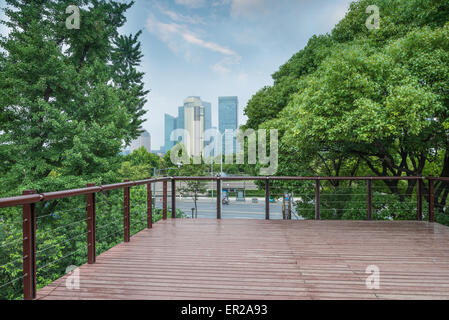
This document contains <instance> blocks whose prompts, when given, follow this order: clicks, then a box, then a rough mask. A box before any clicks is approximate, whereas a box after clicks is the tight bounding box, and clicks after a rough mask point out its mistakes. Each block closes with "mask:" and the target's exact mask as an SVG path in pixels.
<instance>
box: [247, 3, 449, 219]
mask: <svg viewBox="0 0 449 320" xmlns="http://www.w3.org/2000/svg"><path fill="white" fill-rule="evenodd" d="M370 5H377V6H378V7H379V9H380V16H381V24H380V29H378V30H369V29H368V28H366V26H365V21H366V20H367V18H368V16H369V14H367V13H366V8H367V7H368V6H370ZM448 21H449V5H448V3H447V1H441V0H429V1H425V0H399V1H392V0H374V1H372V0H359V1H355V2H353V3H352V4H351V6H350V9H349V12H348V13H347V15H346V16H345V18H344V19H343V20H342V21H340V22H339V23H338V24H337V26H336V27H335V28H334V30H332V32H331V34H328V35H324V36H320V37H313V38H312V39H311V40H310V41H309V43H308V44H307V46H306V47H305V48H304V49H303V50H301V51H300V52H298V53H297V54H295V55H294V56H293V57H292V58H291V59H290V60H289V61H288V62H287V63H286V64H284V65H283V66H281V67H280V69H279V71H278V72H276V73H275V74H274V75H273V79H274V85H273V86H272V87H265V88H263V89H262V90H261V91H259V92H258V93H257V94H256V95H255V96H253V98H252V99H251V100H250V101H249V103H248V105H247V107H246V110H245V113H246V115H247V116H248V118H249V119H248V122H247V125H246V126H247V127H249V128H253V129H257V128H264V129H278V130H279V134H280V143H279V157H280V159H279V170H278V172H277V174H278V175H305V176H307V175H326V176H333V175H336V176H339V175H349V176H353V175H378V176H390V175H393V176H403V175H407V176H421V175H424V174H433V175H436V176H448V175H449V156H448V154H449V149H448V145H449V139H448V138H449V131H448V129H449V119H448V116H449V97H448V95H449V90H448V88H449V82H448V81H449V24H448ZM414 183H415V182H414V181H410V182H409V183H408V185H407V190H408V191H411V190H413V188H414ZM385 186H386V187H387V188H388V190H389V192H390V193H395V192H396V190H397V183H394V182H393V183H390V182H387V183H386V184H385ZM448 188H449V186H448V185H447V184H438V186H437V187H436V193H437V194H444V193H445V194H447V192H446V191H447V189H448ZM408 193H409V192H408ZM401 201H402V199H401ZM438 201H441V205H443V202H445V201H446V199H445V197H444V196H442V197H440V198H439V199H438ZM390 207H391V206H390ZM341 217H343V216H341Z"/></svg>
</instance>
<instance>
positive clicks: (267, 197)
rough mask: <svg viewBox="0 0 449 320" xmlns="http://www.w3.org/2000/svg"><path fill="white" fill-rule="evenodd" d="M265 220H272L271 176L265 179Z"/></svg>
mask: <svg viewBox="0 0 449 320" xmlns="http://www.w3.org/2000/svg"><path fill="white" fill-rule="evenodd" d="M265 220H270V178H268V177H267V180H265Z"/></svg>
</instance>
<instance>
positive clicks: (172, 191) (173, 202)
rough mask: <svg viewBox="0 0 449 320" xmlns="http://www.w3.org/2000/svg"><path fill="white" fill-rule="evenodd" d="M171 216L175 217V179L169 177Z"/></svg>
mask: <svg viewBox="0 0 449 320" xmlns="http://www.w3.org/2000/svg"><path fill="white" fill-rule="evenodd" d="M171 217H172V219H176V179H175V178H171Z"/></svg>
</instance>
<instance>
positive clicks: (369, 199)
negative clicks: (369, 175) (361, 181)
mask: <svg viewBox="0 0 449 320" xmlns="http://www.w3.org/2000/svg"><path fill="white" fill-rule="evenodd" d="M366 207H367V209H366V220H371V219H372V218H373V183H372V181H371V180H367V181H366Z"/></svg>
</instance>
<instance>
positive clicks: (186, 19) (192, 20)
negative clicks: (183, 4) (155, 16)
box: [154, 2, 205, 24]
mask: <svg viewBox="0 0 449 320" xmlns="http://www.w3.org/2000/svg"><path fill="white" fill-rule="evenodd" d="M154 5H155V7H156V8H157V9H158V10H159V11H160V12H161V13H163V14H164V15H166V16H167V17H169V18H170V19H171V20H173V21H176V22H180V23H187V24H205V22H204V20H203V19H202V18H201V17H198V16H187V15H183V14H180V13H178V12H175V11H172V10H169V9H167V8H165V7H164V6H162V5H161V4H160V3H159V2H155V3H154Z"/></svg>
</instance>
